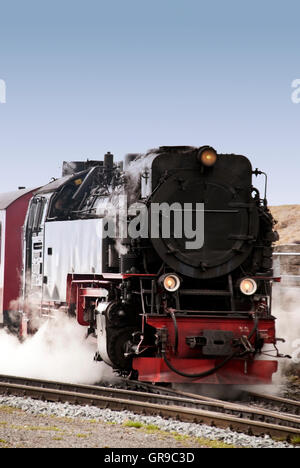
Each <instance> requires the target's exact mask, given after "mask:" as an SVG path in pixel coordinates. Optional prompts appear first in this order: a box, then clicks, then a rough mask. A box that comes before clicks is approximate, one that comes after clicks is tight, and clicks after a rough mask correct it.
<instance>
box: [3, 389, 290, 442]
mask: <svg viewBox="0 0 300 468" xmlns="http://www.w3.org/2000/svg"><path fill="white" fill-rule="evenodd" d="M8 408H17V409H19V410H22V412H23V414H24V426H25V429H26V426H27V428H28V427H29V428H30V424H31V423H29V422H28V421H27V419H29V418H30V417H34V416H35V417H36V416H44V417H50V418H51V417H52V419H50V422H51V421H52V420H53V421H52V422H51V423H50V422H49V420H47V421H48V427H49V425H55V427H56V426H57V421H56V419H55V418H65V419H62V421H61V426H62V429H61V430H63V427H65V426H67V424H69V423H70V424H71V422H70V421H73V424H76V423H77V424H80V422H82V424H84V422H88V421H89V422H90V424H92V423H91V421H93V423H99V424H104V425H105V427H104V428H102V430H100V429H99V430H98V439H97V438H96V439H95V437H94V436H93V435H92V432H93V431H91V430H90V431H87V432H86V431H85V432H84V433H83V434H81V435H80V434H79V435H78V433H77V435H76V434H75V437H74V438H75V442H74V440H72V441H71V440H69V441H68V440H67V438H66V437H65V438H64V437H61V438H60V437H59V436H57V437H55V435H54V436H53V437H52V441H53V440H56V442H57V444H55V446H65V447H66V446H78V447H79V446H82V447H95V446H97V447H110V448H112V447H113V448H119V447H128V448H133V447H135V448H138V447H152V448H154V447H159V448H161V447H169V448H171V447H186V446H189V447H200V446H201V444H200V443H199V442H198V443H196V442H194V443H193V442H191V440H192V439H194V440H195V438H198V439H208V440H210V441H219V442H222V443H223V444H228V445H231V446H235V447H251V448H294V445H291V444H288V443H287V442H277V441H274V440H273V439H271V438H270V437H269V436H268V435H266V436H265V437H255V436H249V435H246V434H240V433H237V432H233V431H231V430H230V429H229V428H228V429H219V428H216V427H210V426H207V425H199V424H194V423H183V422H179V421H175V420H166V419H163V418H161V417H160V416H156V417H154V416H143V415H136V414H134V413H131V412H129V411H122V412H118V411H111V410H109V409H100V408H96V407H93V406H75V405H71V404H68V403H50V402H43V401H40V400H33V399H31V398H22V397H14V396H0V416H1V420H0V434H1V435H0V447H1V443H2V445H5V442H7V446H13V445H14V442H13V441H12V440H6V438H5V434H7V432H8V428H9V427H13V425H12V424H11V423H10V421H9V420H7V419H8V417H9V411H8ZM1 410H3V411H1ZM4 414H5V415H6V416H5V418H4V419H5V420H3V415H4ZM26 416H27V419H26ZM13 418H14V415H13V413H12V419H13ZM66 418H67V419H66ZM54 419H55V421H54ZM26 421H27V422H26ZM126 421H133V422H136V423H141V424H142V425H144V426H145V427H146V426H150V425H151V426H157V427H158V428H159V429H158V430H157V431H156V432H155V431H154V432H152V433H151V434H150V433H148V434H145V433H141V441H140V440H139V436H138V433H139V430H138V429H135V428H134V427H124V423H126ZM64 425H65V426H64ZM18 427H19V429H20V425H19V426H18ZM89 427H91V426H89ZM108 428H109V429H110V430H111V429H113V430H112V432H113V434H110V435H109V437H108V438H107V440H106V438H105V437H104V438H103V437H102V435H103V436H104V435H106V436H108ZM54 431H55V430H54ZM99 431H100V432H101V431H102V432H103V434H102V433H101V437H100V438H99V434H100V432H99ZM24 432H26V431H23V436H22V437H23V438H24V437H25V439H26V435H25V436H24ZM29 432H30V431H28V430H27V433H29ZM58 432H59V431H58ZM127 433H128V434H127ZM166 433H170V440H167V438H166V437H161V434H166ZM171 433H172V434H173V435H172V434H171ZM174 433H176V434H178V435H179V436H182V440H184V444H183V443H182V442H180V437H178V438H176V437H174ZM145 435H147V437H145ZM186 436H189V437H186ZM74 438H73V439H74ZM80 439H84V440H80ZM100 439H101V440H100ZM58 442H61V443H60V444H59V443H58ZM27 443H30V441H28V442H26V441H25V440H23V444H22V443H20V444H19V446H28V444H27ZM141 443H142V445H141ZM40 444H41V445H37V440H36V438H35V440H33V441H32V445H31V446H32V447H38V446H53V444H52V445H51V444H50V445H49V444H48V445H47V440H45V438H43V437H41V438H40ZM64 444H66V445H64ZM135 444H136V445H135ZM166 444H167V445H166ZM16 445H17V444H16ZM16 445H15V446H16Z"/></svg>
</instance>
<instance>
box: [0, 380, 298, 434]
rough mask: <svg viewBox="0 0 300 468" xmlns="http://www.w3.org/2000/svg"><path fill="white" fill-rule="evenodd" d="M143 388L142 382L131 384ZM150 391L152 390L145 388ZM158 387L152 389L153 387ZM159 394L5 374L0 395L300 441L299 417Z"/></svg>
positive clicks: (166, 391) (190, 396)
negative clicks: (63, 403)
mask: <svg viewBox="0 0 300 468" xmlns="http://www.w3.org/2000/svg"><path fill="white" fill-rule="evenodd" d="M137 384H139V386H140V387H141V388H143V384H140V383H132V384H130V385H137ZM148 387H150V386H148ZM144 388H145V389H147V386H146V387H144ZM152 389H153V386H152ZM154 391H155V392H159V393H150V392H149V391H136V390H131V389H124V388H122V389H121V388H112V387H103V386H94V385H93V386H91V385H73V384H67V383H61V382H54V381H43V380H37V379H27V378H25V379H24V378H21V377H14V376H4V375H0V393H1V394H4V395H16V396H22V397H30V398H35V399H42V400H46V401H50V402H69V403H71V404H77V405H78V404H80V405H92V406H96V407H99V408H110V409H112V410H116V411H124V410H128V411H132V412H134V413H137V414H144V415H148V416H157V415H159V416H162V417H164V418H173V419H177V420H178V419H179V420H181V421H184V422H194V423H198V424H207V425H213V426H217V427H221V428H228V427H229V428H230V429H231V430H235V431H239V432H244V433H247V434H251V435H265V434H269V435H270V436H273V437H279V438H285V439H287V440H291V439H292V438H294V437H297V438H299V437H300V418H299V416H298V415H290V414H284V413H281V412H276V411H270V410H264V409H261V408H256V407H255V408H253V407H251V406H246V405H242V404H237V403H228V402H224V401H221V400H216V399H213V398H209V397H202V396H199V395H197V396H196V395H193V394H188V393H184V392H179V391H175V390H170V389H165V388H158V387H155V390H154Z"/></svg>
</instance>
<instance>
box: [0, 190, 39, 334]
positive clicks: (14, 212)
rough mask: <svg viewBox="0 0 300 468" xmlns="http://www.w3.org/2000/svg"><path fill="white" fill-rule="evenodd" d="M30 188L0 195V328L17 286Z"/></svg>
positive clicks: (19, 279) (18, 291)
mask: <svg viewBox="0 0 300 468" xmlns="http://www.w3.org/2000/svg"><path fill="white" fill-rule="evenodd" d="M33 193H34V189H20V190H17V191H14V192H8V193H3V194H0V255H1V256H0V327H1V326H3V325H5V324H6V323H7V320H8V311H9V305H10V303H11V301H12V300H14V299H17V298H18V297H19V294H20V287H21V271H22V230H23V225H24V221H25V217H26V213H27V209H28V205H29V201H30V199H31V197H32V195H33Z"/></svg>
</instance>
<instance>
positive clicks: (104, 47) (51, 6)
mask: <svg viewBox="0 0 300 468" xmlns="http://www.w3.org/2000/svg"><path fill="white" fill-rule="evenodd" d="M299 14H300V3H299V2H297V1H288V0H287V1H285V2H271V1H269V0H265V1H264V2H261V1H260V2H259V1H257V0H253V1H252V2H243V1H241V0H240V1H234V0H229V1H224V0H223V1H222V0H219V1H210V2H203V1H201V0H197V1H196V0H184V1H183V0H182V1H179V0H160V1H157V0H151V2H150V1H149V0H148V1H144V0H126V1H125V0H110V1H109V2H108V1H102V0H97V1H96V0H85V1H81V0H80V1H76V0H73V1H70V0H61V1H57V0H52V1H51V2H50V1H47V2H46V1H41V0H39V1H37V0H27V1H24V0H19V1H17V0H10V1H9V2H3V1H2V2H1V3H0V79H2V80H5V82H6V86H7V96H6V104H0V160H1V168H2V170H1V175H0V191H1V192H4V191H9V190H14V189H15V188H16V187H18V186H19V185H25V186H27V187H32V186H38V185H42V184H45V183H47V182H48V181H49V179H50V178H51V177H52V176H54V177H58V176H59V174H60V171H61V164H62V161H63V160H76V159H79V160H80V159H85V158H90V159H92V158H101V157H102V155H103V154H104V153H105V152H106V151H111V152H113V153H114V154H115V155H116V157H117V159H122V158H123V156H124V155H125V154H126V153H128V152H144V151H146V150H147V149H149V148H153V147H156V146H159V145H173V144H174V145H176V144H179V145H196V146H201V145H204V144H209V145H211V146H214V147H215V148H216V149H217V150H218V151H219V152H229V153H237V154H244V155H246V156H248V157H249V159H250V160H251V161H252V164H253V166H254V168H255V167H259V168H260V169H262V170H265V171H266V172H268V175H269V196H268V198H269V202H270V203H271V204H288V203H300V183H299V175H300V104H293V102H292V100H291V94H292V88H291V84H292V81H293V80H295V79H297V78H300V28H299Z"/></svg>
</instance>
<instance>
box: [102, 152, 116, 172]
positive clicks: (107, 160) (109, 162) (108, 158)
mask: <svg viewBox="0 0 300 468" xmlns="http://www.w3.org/2000/svg"><path fill="white" fill-rule="evenodd" d="M113 166H114V155H113V154H111V152H110V151H108V152H107V153H106V154H105V155H104V167H105V169H106V170H107V171H111V170H112V169H113Z"/></svg>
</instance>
